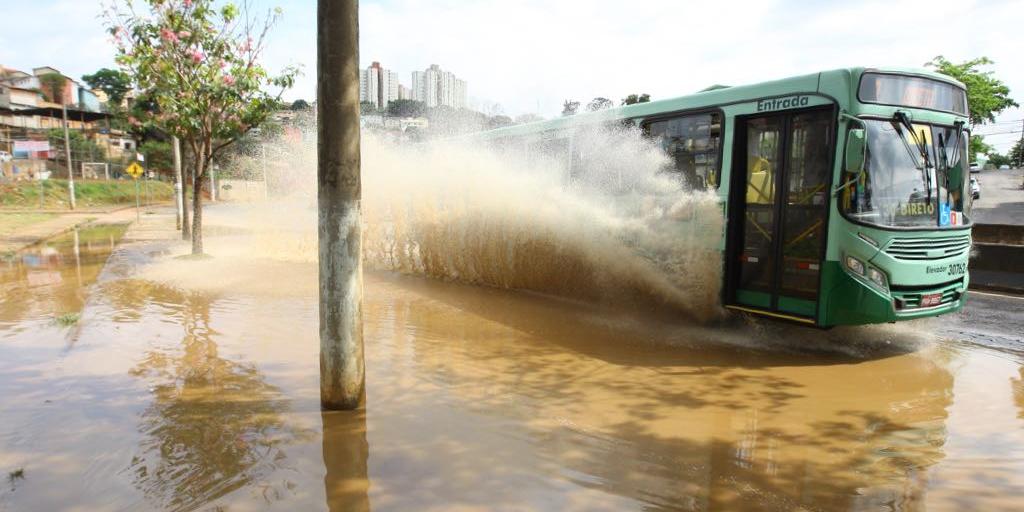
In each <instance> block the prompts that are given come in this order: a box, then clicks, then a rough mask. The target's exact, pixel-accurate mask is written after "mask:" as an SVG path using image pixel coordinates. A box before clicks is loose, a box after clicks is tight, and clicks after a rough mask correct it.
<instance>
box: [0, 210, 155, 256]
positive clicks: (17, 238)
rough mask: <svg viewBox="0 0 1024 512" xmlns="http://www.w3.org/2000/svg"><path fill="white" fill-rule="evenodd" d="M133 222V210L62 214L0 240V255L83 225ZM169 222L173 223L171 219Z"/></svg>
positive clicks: (25, 227) (30, 225)
mask: <svg viewBox="0 0 1024 512" xmlns="http://www.w3.org/2000/svg"><path fill="white" fill-rule="evenodd" d="M172 213H173V211H172ZM3 214H4V213H0V215H3ZM143 215H145V213H143ZM134 220H135V209H134V208H130V209H121V210H117V211H113V212H108V213H97V212H75V213H63V214H61V215H59V216H57V217H54V218H52V219H47V220H44V221H42V222H36V223H33V224H29V225H26V226H23V227H21V228H19V229H17V230H15V231H14V232H13V233H11V234H10V235H7V236H5V237H3V238H0V253H6V252H13V251H18V250H20V249H23V248H25V247H27V246H29V245H32V244H35V243H38V242H41V241H43V240H46V239H47V238H50V237H53V236H56V235H59V234H61V233H63V232H65V231H67V230H69V229H72V228H74V227H76V226H81V225H84V224H89V223H99V224H118V223H127V222H132V221H134ZM171 220H172V222H173V220H174V219H173V217H172V218H171ZM172 227H173V226H172Z"/></svg>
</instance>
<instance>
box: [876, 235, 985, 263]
mask: <svg viewBox="0 0 1024 512" xmlns="http://www.w3.org/2000/svg"><path fill="white" fill-rule="evenodd" d="M970 248H971V236H970V235H956V236H947V237H942V238H894V239H893V241H892V243H890V244H889V245H888V246H887V247H886V248H885V253H886V254H888V255H889V256H892V257H893V258H896V259H898V260H941V259H943V258H950V257H953V256H962V255H963V254H964V253H966V252H967V250H968V249H970Z"/></svg>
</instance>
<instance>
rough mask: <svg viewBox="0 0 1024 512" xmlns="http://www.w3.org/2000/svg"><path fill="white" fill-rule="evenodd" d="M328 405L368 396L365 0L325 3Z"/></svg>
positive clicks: (322, 202)
mask: <svg viewBox="0 0 1024 512" xmlns="http://www.w3.org/2000/svg"><path fill="white" fill-rule="evenodd" d="M317 117H318V130H317V157H318V161H317V183H318V194H317V199H318V203H319V205H318V207H319V222H318V226H317V227H318V229H317V231H318V239H319V253H320V404H321V406H322V407H323V408H324V409H356V408H358V407H359V406H360V405H361V404H362V402H363V396H364V386H365V375H364V367H363V323H362V308H363V266H362V250H361V233H360V226H361V225H360V204H359V203H360V199H361V194H362V188H361V183H360V174H359V173H360V170H359V1H358V0H319V1H318V2H317Z"/></svg>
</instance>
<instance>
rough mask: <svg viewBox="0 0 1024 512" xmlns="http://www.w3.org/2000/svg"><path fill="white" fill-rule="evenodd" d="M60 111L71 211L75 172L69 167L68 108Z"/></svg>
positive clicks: (73, 204) (61, 107)
mask: <svg viewBox="0 0 1024 512" xmlns="http://www.w3.org/2000/svg"><path fill="white" fill-rule="evenodd" d="M60 111H61V114H62V116H63V117H64V156H65V157H66V159H67V164H68V196H69V197H70V198H71V203H70V204H71V209H72V210H74V209H75V170H74V169H73V168H72V167H71V136H70V135H68V106H67V105H61V106H60Z"/></svg>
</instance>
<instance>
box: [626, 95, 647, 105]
mask: <svg viewBox="0 0 1024 512" xmlns="http://www.w3.org/2000/svg"><path fill="white" fill-rule="evenodd" d="M649 101H651V95H650V94H647V93H643V94H630V95H629V96H626V97H625V98H622V104H623V105H635V104H637V103H647V102H649Z"/></svg>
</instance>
